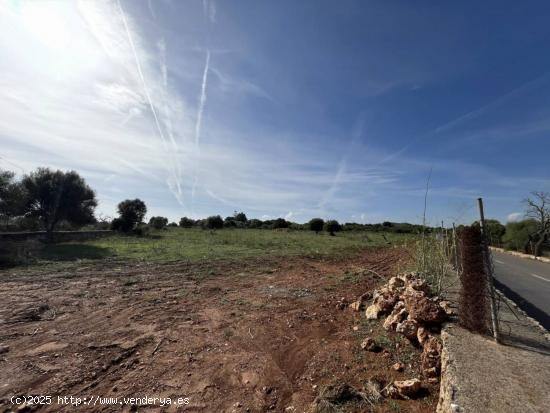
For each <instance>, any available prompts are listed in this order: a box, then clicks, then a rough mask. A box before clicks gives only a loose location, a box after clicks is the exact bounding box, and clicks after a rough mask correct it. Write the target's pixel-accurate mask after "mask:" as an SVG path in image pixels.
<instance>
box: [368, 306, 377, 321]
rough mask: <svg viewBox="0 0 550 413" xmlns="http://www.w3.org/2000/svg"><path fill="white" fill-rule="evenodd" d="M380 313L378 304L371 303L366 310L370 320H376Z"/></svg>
mask: <svg viewBox="0 0 550 413" xmlns="http://www.w3.org/2000/svg"><path fill="white" fill-rule="evenodd" d="M379 314H380V309H379V308H378V306H377V305H376V304H371V305H369V306H368V307H367V309H366V310H365V317H367V319H368V320H376V319H377V318H378V315H379Z"/></svg>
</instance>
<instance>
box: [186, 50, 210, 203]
mask: <svg viewBox="0 0 550 413" xmlns="http://www.w3.org/2000/svg"><path fill="white" fill-rule="evenodd" d="M209 67H210V50H208V49H207V50H206V62H205V64H204V71H203V73H202V83H201V95H200V99H199V109H198V112H197V123H196V124H195V150H196V156H197V157H198V156H199V154H200V139H201V126H202V114H203V112H204V105H205V104H206V87H207V84H208V69H209ZM197 163H198V159H196V160H195V177H194V179H193V187H192V189H191V204H193V202H194V200H195V190H196V188H197V182H198V176H197V175H198V172H197V169H198V168H197V166H198V165H197Z"/></svg>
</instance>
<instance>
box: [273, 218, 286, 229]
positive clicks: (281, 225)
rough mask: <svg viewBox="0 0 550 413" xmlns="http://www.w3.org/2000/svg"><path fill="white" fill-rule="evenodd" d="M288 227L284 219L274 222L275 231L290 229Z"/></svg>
mask: <svg viewBox="0 0 550 413" xmlns="http://www.w3.org/2000/svg"><path fill="white" fill-rule="evenodd" d="M288 226H289V223H288V222H287V221H286V220H285V219H283V218H277V219H276V220H274V221H273V224H272V228H273V229H277V228H288Z"/></svg>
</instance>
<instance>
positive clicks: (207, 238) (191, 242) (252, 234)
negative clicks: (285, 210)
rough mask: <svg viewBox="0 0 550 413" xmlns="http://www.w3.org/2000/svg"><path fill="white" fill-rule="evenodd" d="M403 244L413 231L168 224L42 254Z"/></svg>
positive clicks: (152, 255)
mask: <svg viewBox="0 0 550 413" xmlns="http://www.w3.org/2000/svg"><path fill="white" fill-rule="evenodd" d="M384 236H385V237H386V239H387V240H388V241H389V242H390V243H392V244H396V243H402V242H405V241H406V240H410V239H411V235H402V234H391V233H386V234H385V235H383V234H381V233H368V234H367V233H366V232H340V233H338V234H337V235H336V236H330V235H328V234H326V233H320V234H315V233H313V232H311V231H278V230H274V231H273V230H256V229H246V230H243V229H223V230H219V231H208V230H202V229H195V228H192V229H182V228H168V229H165V230H161V231H155V232H153V233H152V234H151V236H149V237H130V236H121V235H116V236H112V237H108V238H103V239H97V240H91V241H87V242H82V243H76V242H73V243H62V244H55V245H50V246H48V247H46V249H45V250H44V251H43V252H42V253H41V256H40V258H41V259H42V260H46V261H70V260H76V259H101V258H107V257H116V258H120V259H129V260H144V261H157V262H169V261H176V260H187V261H199V260H212V259H228V258H245V257H258V256H265V255H268V256H290V255H319V256H330V255H336V254H338V255H342V254H353V253H354V252H357V251H358V250H360V249H362V248H365V247H369V246H377V245H386V244H387V242H386V240H385V239H384Z"/></svg>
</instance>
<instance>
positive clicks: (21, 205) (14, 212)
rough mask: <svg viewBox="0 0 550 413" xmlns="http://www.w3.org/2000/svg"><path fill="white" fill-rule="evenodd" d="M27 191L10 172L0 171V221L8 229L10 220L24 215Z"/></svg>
mask: <svg viewBox="0 0 550 413" xmlns="http://www.w3.org/2000/svg"><path fill="white" fill-rule="evenodd" d="M26 201H27V191H26V189H25V187H24V186H23V184H22V183H21V182H17V181H16V180H15V174H14V173H13V172H11V171H2V170H0V219H2V220H3V221H4V224H5V226H6V229H8V226H9V223H10V220H11V219H12V218H15V217H18V216H22V215H24V214H25V204H26Z"/></svg>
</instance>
